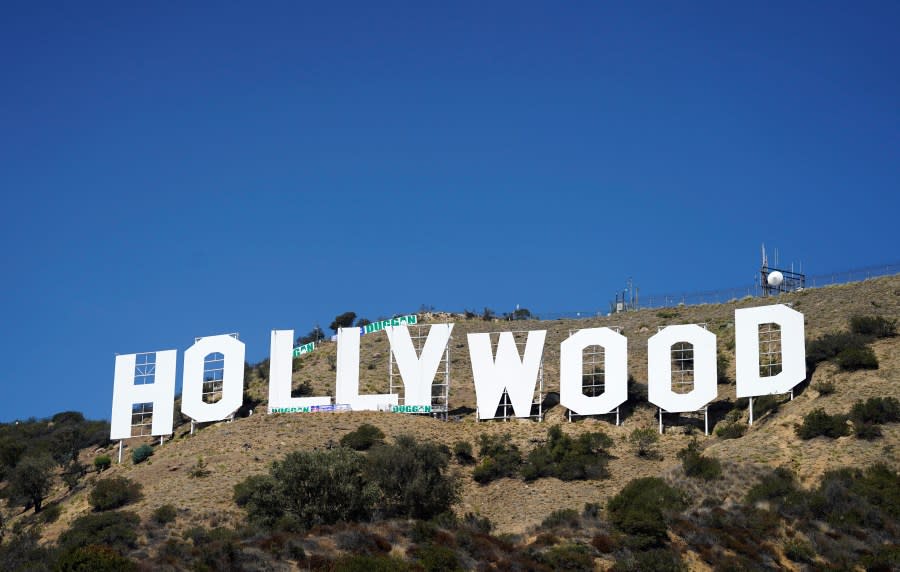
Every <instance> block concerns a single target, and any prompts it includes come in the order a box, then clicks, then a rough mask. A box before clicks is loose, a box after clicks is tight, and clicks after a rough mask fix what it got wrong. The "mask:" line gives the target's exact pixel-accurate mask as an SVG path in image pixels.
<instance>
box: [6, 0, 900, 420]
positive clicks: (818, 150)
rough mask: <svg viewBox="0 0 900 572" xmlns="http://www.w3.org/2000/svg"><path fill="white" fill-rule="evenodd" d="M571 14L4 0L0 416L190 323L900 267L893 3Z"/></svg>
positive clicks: (46, 411) (250, 327)
mask: <svg viewBox="0 0 900 572" xmlns="http://www.w3.org/2000/svg"><path fill="white" fill-rule="evenodd" d="M325 4H327V5H325ZM559 4H560V3H551V2H545V3H534V2H453V3H446V2H445V3H437V2H430V3H428V2H425V3H423V2H409V3H396V2H384V3H381V2H379V3H346V2H340V3H318V5H313V4H311V3H299V2H284V3H273V2H253V3H250V2H246V3H235V2H152V3H150V2H147V3H121V2H89V3H71V2H68V3H63V2H57V3H54V2H47V3H37V2H9V3H5V4H4V5H3V6H2V8H0V74H2V75H0V77H2V89H0V126H2V128H0V189H2V197H3V202H2V207H0V244H2V251H0V256H2V259H3V268H4V273H3V279H2V286H0V311H2V316H3V326H4V327H3V331H2V334H0V335H2V340H0V359H2V364H3V367H2V374H0V420H2V421H9V420H12V419H15V418H26V417H29V416H37V417H42V416H47V415H50V414H52V413H54V412H57V411H60V410H66V409H76V410H81V411H84V412H85V413H86V414H87V415H89V416H91V417H95V418H108V417H109V409H110V404H111V398H112V378H113V361H114V354H115V353H133V352H141V351H152V350H157V349H169V348H176V349H178V350H179V352H180V353H179V360H180V358H181V352H183V350H184V349H186V348H187V347H188V346H189V345H190V344H191V343H192V341H193V339H194V337H196V336H204V335H211V334H217V333H224V332H235V331H237V332H240V334H241V339H242V340H244V341H245V342H246V343H247V355H248V359H249V360H250V361H258V360H260V359H263V358H264V357H266V355H267V353H268V343H269V331H270V330H271V329H273V328H279V329H285V328H293V329H295V330H297V334H300V333H304V332H306V331H308V330H309V329H310V328H311V327H312V326H313V325H315V324H316V323H320V324H322V326H323V327H327V325H328V324H329V323H330V322H331V320H332V319H333V317H334V316H335V315H336V314H338V313H340V312H343V311H345V310H354V311H356V312H357V314H359V315H362V316H367V317H369V318H373V319H374V318H375V317H378V316H382V315H392V314H394V313H406V312H410V311H415V310H416V309H418V308H419V306H420V305H422V304H427V305H433V306H436V307H438V308H446V309H453V310H461V309H463V308H477V309H481V308H483V307H485V306H489V307H491V308H494V309H495V310H497V311H508V310H510V309H512V308H514V307H515V304H521V305H522V306H524V307H528V308H531V309H533V310H536V311H544V312H555V311H564V310H578V309H595V308H603V307H606V305H607V303H608V301H609V299H610V298H611V297H612V294H613V292H614V291H615V290H617V289H619V288H621V287H622V285H623V284H624V281H625V280H626V279H627V277H628V276H633V277H634V278H635V281H636V283H637V284H638V285H639V286H640V287H641V291H642V292H648V293H649V292H656V293H666V292H673V291H679V290H689V291H690V290H707V289H711V288H718V287H728V286H742V285H746V284H749V282H750V281H751V279H752V276H753V273H754V271H755V270H756V268H757V266H758V263H759V246H760V243H762V242H765V243H766V244H767V245H769V246H770V247H774V246H778V247H779V249H780V252H781V257H782V261H788V260H794V261H801V260H802V262H803V266H804V269H805V270H807V271H808V272H810V273H818V272H828V271H832V270H836V269H846V268H852V267H858V266H864V265H868V264H875V263H884V262H893V261H896V260H897V259H898V258H900V256H898V254H900V253H898V248H897V245H898V239H897V234H896V226H895V225H896V220H897V213H898V211H900V208H898V207H900V204H898V203H900V199H898V189H900V156H898V153H900V73H898V71H900V35H898V34H897V29H898V28H900V4H897V3H894V2H862V3H852V4H851V3H847V2H838V3H834V2H803V3H800V2H788V3H782V2H778V3H776V2H770V3H743V4H742V5H740V6H738V5H737V4H735V3H730V2H705V3H698V2H680V3H672V2H661V3H656V2H635V3H602V2H577V3H566V4H565V5H564V6H560V5H559Z"/></svg>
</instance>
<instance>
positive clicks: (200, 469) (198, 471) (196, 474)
mask: <svg viewBox="0 0 900 572" xmlns="http://www.w3.org/2000/svg"><path fill="white" fill-rule="evenodd" d="M210 474H212V471H210V470H209V469H208V468H207V467H206V461H204V460H203V457H197V462H196V463H194V466H193V467H191V468H190V469H188V478H191V479H202V478H204V477H208V476H209V475H210Z"/></svg>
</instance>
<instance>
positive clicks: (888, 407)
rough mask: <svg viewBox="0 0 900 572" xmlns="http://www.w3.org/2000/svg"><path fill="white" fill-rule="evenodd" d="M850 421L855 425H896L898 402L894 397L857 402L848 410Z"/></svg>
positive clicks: (899, 406)
mask: <svg viewBox="0 0 900 572" xmlns="http://www.w3.org/2000/svg"><path fill="white" fill-rule="evenodd" d="M850 420H851V421H853V423H854V424H857V425H864V424H868V423H875V424H882V423H896V422H898V421H900V401H898V400H897V398H896V397H870V398H869V399H867V400H865V401H857V402H856V403H854V404H853V407H852V408H851V409H850Z"/></svg>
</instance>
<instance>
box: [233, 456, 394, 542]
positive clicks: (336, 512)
mask: <svg viewBox="0 0 900 572" xmlns="http://www.w3.org/2000/svg"><path fill="white" fill-rule="evenodd" d="M365 465H366V461H365V457H363V456H362V455H361V454H360V453H357V452H355V451H353V450H351V449H347V448H344V447H339V448H336V449H330V450H326V451H294V452H293V453H288V454H287V455H286V456H285V457H284V459H283V460H281V461H275V462H274V463H272V466H271V468H270V469H269V474H268V475H254V476H252V477H249V478H247V479H245V480H244V481H242V482H240V483H238V484H237V485H235V487H234V499H235V502H237V504H238V506H242V507H244V508H246V509H247V514H248V516H249V518H250V520H251V521H253V522H256V523H258V524H262V525H264V526H268V527H273V526H276V525H278V526H280V527H284V528H309V527H311V526H313V525H316V524H333V523H335V522H339V521H344V522H353V521H359V520H365V519H367V518H368V517H369V516H370V514H371V513H372V510H373V509H374V507H375V502H376V500H377V498H378V495H379V491H378V488H377V487H376V486H375V485H374V484H372V483H370V482H368V481H367V479H366V477H365V475H364V470H365Z"/></svg>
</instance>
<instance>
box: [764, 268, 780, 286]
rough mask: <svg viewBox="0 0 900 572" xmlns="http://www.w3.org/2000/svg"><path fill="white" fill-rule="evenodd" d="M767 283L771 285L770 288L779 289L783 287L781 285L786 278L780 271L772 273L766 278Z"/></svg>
mask: <svg viewBox="0 0 900 572" xmlns="http://www.w3.org/2000/svg"><path fill="white" fill-rule="evenodd" d="M766 282H768V283H769V286H772V287H778V286H781V283H782V282H784V276H783V275H782V274H781V272H779V271H777V270H776V271H775V272H770V273H769V275H768V276H767V277H766Z"/></svg>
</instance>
